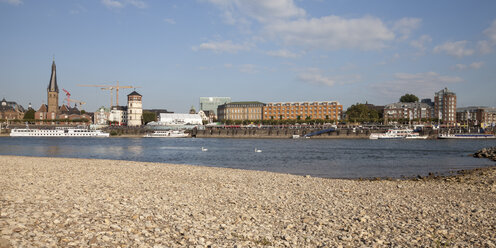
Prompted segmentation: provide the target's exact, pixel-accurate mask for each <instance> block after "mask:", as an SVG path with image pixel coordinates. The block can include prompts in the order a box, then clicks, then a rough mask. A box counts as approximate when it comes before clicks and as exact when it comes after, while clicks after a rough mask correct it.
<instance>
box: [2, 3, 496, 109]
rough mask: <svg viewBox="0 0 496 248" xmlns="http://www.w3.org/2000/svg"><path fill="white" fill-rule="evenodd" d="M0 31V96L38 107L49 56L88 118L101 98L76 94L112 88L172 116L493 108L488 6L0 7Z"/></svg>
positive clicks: (495, 24)
mask: <svg viewBox="0 0 496 248" xmlns="http://www.w3.org/2000/svg"><path fill="white" fill-rule="evenodd" d="M0 34H1V39H0V55H1V56H0V97H2V98H3V97H5V98H6V99H7V100H10V101H16V102H18V103H20V104H22V105H23V106H25V107H27V105H28V103H29V102H31V103H32V105H33V107H34V108H35V109H37V108H38V107H39V106H40V105H41V104H42V103H46V88H47V86H48V82H49V79H50V68H51V63H52V58H53V56H55V62H56V64H57V77H58V83H59V87H60V88H61V89H62V88H64V89H66V90H68V91H69V92H71V94H72V98H74V99H77V100H82V101H85V102H87V104H86V105H84V106H83V109H86V110H88V111H94V110H96V109H97V108H98V107H99V106H102V105H105V106H108V105H109V104H110V94H109V92H108V91H102V90H101V89H99V88H84V87H78V86H77V85H78V84H112V83H115V82H116V81H119V82H120V84H121V85H132V86H139V87H141V88H138V89H137V91H138V92H139V93H140V94H142V95H143V97H144V98H143V99H144V100H143V104H144V108H166V109H168V110H171V111H175V112H184V111H187V110H189V108H190V107H191V106H192V105H194V106H195V107H196V108H197V107H198V101H199V97H201V96H230V97H232V99H233V101H248V100H258V101H262V102H271V101H313V100H316V101H327V100H330V101H339V102H340V103H341V104H343V105H344V107H345V108H346V107H348V106H350V105H351V104H354V103H357V102H366V101H368V102H369V103H374V104H388V103H392V102H396V101H397V100H398V99H399V97H400V96H401V95H403V94H405V93H412V94H415V95H417V96H419V97H420V98H433V96H434V92H435V91H439V90H440V89H442V88H444V87H448V88H449V89H450V90H452V91H454V92H455V93H456V94H457V97H458V106H459V107H462V106H470V105H485V106H493V107H496V94H495V93H496V69H495V68H496V56H495V54H496V1H493V0H487V1H484V0H480V1H457V0H446V1H443V0H437V1H422V0H417V1H397V0H391V1H388V0H378V1H370V0H356V1H349V0H335V1H331V0H329V1H327V0H305V1H304V0H270V1H266V0H231V1H228V0H189V1H188V0H64V1H62V0H59V1H55V0H43V1H37V0H0ZM130 92H131V90H121V92H120V103H121V105H122V104H123V103H125V101H124V99H125V95H126V94H128V93H130ZM61 93H62V92H61ZM62 99H63V96H62V94H61V97H60V101H61V102H62Z"/></svg>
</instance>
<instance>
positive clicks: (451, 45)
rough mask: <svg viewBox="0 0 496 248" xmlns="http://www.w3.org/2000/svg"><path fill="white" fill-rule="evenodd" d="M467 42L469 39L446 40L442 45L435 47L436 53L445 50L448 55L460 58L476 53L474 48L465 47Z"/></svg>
mask: <svg viewBox="0 0 496 248" xmlns="http://www.w3.org/2000/svg"><path fill="white" fill-rule="evenodd" d="M467 43H468V41H466V40H461V41H455V42H446V43H444V44H442V45H439V46H436V47H434V52H435V53H441V52H444V53H446V54H448V55H451V56H454V57H458V58H461V57H464V56H470V55H473V54H474V50H473V49H468V48H465V46H466V45H467Z"/></svg>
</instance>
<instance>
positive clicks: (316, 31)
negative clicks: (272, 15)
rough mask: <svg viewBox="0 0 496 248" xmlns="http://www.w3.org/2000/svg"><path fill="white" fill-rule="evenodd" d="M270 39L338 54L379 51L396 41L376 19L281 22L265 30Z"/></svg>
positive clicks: (327, 17) (317, 19)
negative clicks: (349, 49)
mask: <svg viewBox="0 0 496 248" xmlns="http://www.w3.org/2000/svg"><path fill="white" fill-rule="evenodd" d="M265 32H266V33H267V35H270V36H272V37H273V38H280V39H282V40H283V41H284V42H285V43H286V44H289V45H300V46H304V47H310V48H322V49H327V50H337V49H341V48H351V49H353V48H357V49H361V50H377V49H381V48H384V47H385V46H386V45H385V42H387V41H391V40H393V39H394V37H395V36H394V33H393V32H392V31H390V30H389V29H388V28H387V27H386V26H385V25H384V23H383V22H382V21H381V20H380V19H378V18H375V17H369V16H367V17H362V18H356V19H344V18H341V17H339V16H325V17H322V18H312V19H298V20H295V21H279V22H273V23H270V24H268V25H267V26H266V27H265Z"/></svg>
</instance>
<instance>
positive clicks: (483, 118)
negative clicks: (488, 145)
mask: <svg viewBox="0 0 496 248" xmlns="http://www.w3.org/2000/svg"><path fill="white" fill-rule="evenodd" d="M456 122H457V123H458V125H468V126H480V127H494V126H496V108H490V107H485V106H470V107H463V108H457V109H456Z"/></svg>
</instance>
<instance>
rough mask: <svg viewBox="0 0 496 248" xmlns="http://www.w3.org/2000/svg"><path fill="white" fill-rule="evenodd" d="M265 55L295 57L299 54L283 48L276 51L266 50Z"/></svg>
mask: <svg viewBox="0 0 496 248" xmlns="http://www.w3.org/2000/svg"><path fill="white" fill-rule="evenodd" d="M267 55H269V56H273V57H281V58H297V57H299V56H300V55H299V54H296V53H293V52H291V51H288V50H284V49H282V50H277V51H268V52H267Z"/></svg>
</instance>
